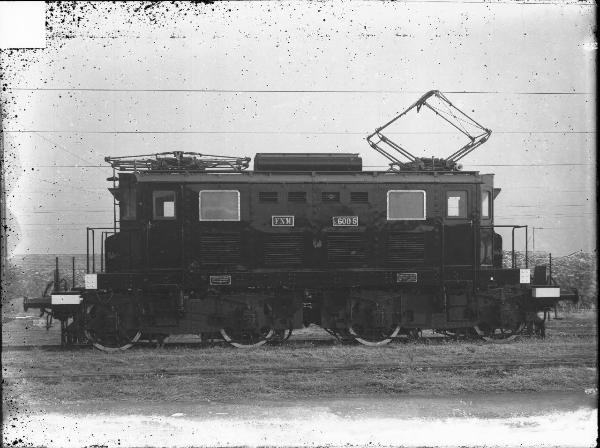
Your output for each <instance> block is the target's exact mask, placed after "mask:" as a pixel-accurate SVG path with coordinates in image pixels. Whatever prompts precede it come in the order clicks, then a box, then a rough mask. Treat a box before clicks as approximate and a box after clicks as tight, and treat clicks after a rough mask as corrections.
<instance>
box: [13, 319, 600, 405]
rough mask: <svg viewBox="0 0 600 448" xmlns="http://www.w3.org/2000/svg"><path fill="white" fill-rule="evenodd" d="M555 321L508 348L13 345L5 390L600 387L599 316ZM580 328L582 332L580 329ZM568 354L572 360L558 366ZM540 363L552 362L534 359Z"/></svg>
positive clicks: (118, 392) (249, 392)
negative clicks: (538, 335) (113, 349)
mask: <svg viewBox="0 0 600 448" xmlns="http://www.w3.org/2000/svg"><path fill="white" fill-rule="evenodd" d="M554 322H555V324H553V325H554V327H555V330H556V331H554V332H551V333H550V336H549V337H548V338H547V339H545V340H538V339H523V340H521V341H516V342H513V343H510V344H505V345H492V344H486V343H481V342H451V341H450V342H445V343H435V344H425V343H395V344H391V345H389V346H385V347H379V348H368V347H362V346H340V345H330V346H314V345H312V344H310V343H307V344H300V345H288V346H285V345H284V346H280V347H262V348H259V349H254V350H236V349H232V348H228V347H212V348H185V347H177V348H168V349H162V350H156V349H150V348H144V349H138V350H130V351H128V352H122V353H117V354H106V353H102V352H98V351H94V350H77V351H68V352H56V351H43V350H33V351H26V352H17V351H5V352H3V354H2V364H3V374H4V392H3V394H4V397H5V402H6V400H9V402H10V403H13V404H15V405H19V404H20V405H23V404H26V405H27V406H32V405H34V406H35V405H40V406H51V407H52V406H55V405H56V406H58V405H62V404H65V403H76V402H97V401H104V402H109V401H112V402H114V401H121V402H135V401H138V400H140V401H156V402H160V401H165V400H166V401H169V402H174V401H181V402H189V401H196V402H197V401H202V400H211V401H226V402H239V401H245V400H255V399H267V400H284V399H303V398H327V397H330V398H336V397H352V396H356V397H358V396H365V395H369V396H373V395H375V396H378V395H379V396H398V395H406V394H410V395H429V396H432V395H451V394H463V393H468V392H475V393H477V392H520V391H523V392H525V391H528V392H543V391H582V390H584V389H587V388H593V387H596V368H595V365H594V363H595V361H596V357H597V343H596V337H595V336H593V334H595V314H589V313H588V314H587V315H585V316H582V315H575V316H570V317H569V318H568V319H566V320H563V321H554ZM561 329H562V330H563V331H561ZM573 329H576V330H577V329H579V330H578V331H579V332H578V334H577V335H575V334H573ZM582 329H585V330H587V331H588V333H589V336H588V337H585V334H586V331H583V332H582ZM592 332H593V333H592ZM582 334H583V335H584V337H582ZM560 360H563V361H568V362H567V363H566V364H567V365H559V364H561V363H560V362H559V361H560ZM539 362H549V365H545V366H544V365H535V364H532V363H539ZM562 364H564V363H562ZM108 374H113V375H108Z"/></svg>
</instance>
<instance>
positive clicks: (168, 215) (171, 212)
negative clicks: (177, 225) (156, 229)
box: [152, 191, 175, 219]
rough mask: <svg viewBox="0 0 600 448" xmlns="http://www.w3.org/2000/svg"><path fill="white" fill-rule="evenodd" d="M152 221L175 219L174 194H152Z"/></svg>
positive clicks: (160, 192)
mask: <svg viewBox="0 0 600 448" xmlns="http://www.w3.org/2000/svg"><path fill="white" fill-rule="evenodd" d="M152 202H153V217H154V219H175V192H174V191H154V192H152Z"/></svg>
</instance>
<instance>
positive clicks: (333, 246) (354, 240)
mask: <svg viewBox="0 0 600 448" xmlns="http://www.w3.org/2000/svg"><path fill="white" fill-rule="evenodd" d="M365 256H366V244H365V238H364V236H363V235H362V234H352V235H349V234H345V235H331V234H330V235H328V236H327V261H329V262H330V263H359V262H362V261H364V260H365Z"/></svg>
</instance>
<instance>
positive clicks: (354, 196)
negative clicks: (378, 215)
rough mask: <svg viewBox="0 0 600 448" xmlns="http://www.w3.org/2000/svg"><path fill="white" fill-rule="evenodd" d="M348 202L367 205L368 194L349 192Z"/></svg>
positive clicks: (364, 192)
mask: <svg viewBox="0 0 600 448" xmlns="http://www.w3.org/2000/svg"><path fill="white" fill-rule="evenodd" d="M350 202H359V203H361V204H364V203H367V202H369V193H368V192H366V191H351V192H350Z"/></svg>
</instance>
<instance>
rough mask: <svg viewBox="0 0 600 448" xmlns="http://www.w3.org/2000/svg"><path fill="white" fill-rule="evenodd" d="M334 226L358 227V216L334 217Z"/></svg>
mask: <svg viewBox="0 0 600 448" xmlns="http://www.w3.org/2000/svg"><path fill="white" fill-rule="evenodd" d="M333 225H334V226H335V227H357V226H358V216H334V217H333Z"/></svg>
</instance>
